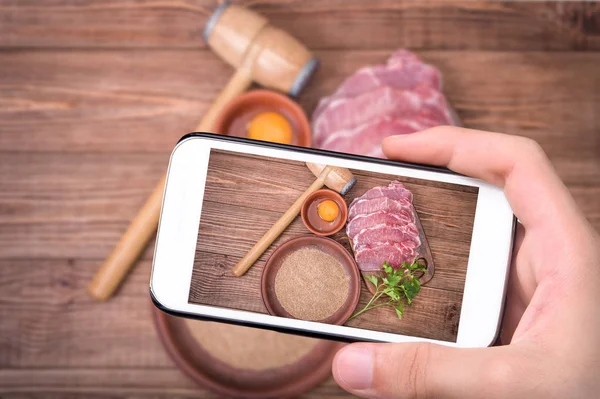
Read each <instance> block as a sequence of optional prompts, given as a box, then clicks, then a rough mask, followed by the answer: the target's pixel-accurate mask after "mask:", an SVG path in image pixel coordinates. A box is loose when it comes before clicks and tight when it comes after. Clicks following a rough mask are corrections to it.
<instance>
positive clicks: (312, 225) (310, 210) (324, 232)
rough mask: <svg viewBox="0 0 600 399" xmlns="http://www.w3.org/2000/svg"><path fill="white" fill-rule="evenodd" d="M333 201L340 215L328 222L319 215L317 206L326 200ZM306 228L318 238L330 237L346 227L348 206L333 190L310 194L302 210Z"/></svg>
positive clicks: (301, 213)
mask: <svg viewBox="0 0 600 399" xmlns="http://www.w3.org/2000/svg"><path fill="white" fill-rule="evenodd" d="M328 199H330V200H333V201H334V202H335V203H336V204H337V205H338V207H339V209H340V213H339V215H338V216H337V217H336V218H335V219H334V220H333V221H332V222H326V221H324V220H322V219H321V218H320V217H319V215H318V214H317V208H316V207H317V205H318V204H319V203H320V202H321V201H324V200H328ZM300 215H301V217H302V222H303V223H304V226H306V228H307V229H308V230H309V231H310V232H311V233H313V234H316V235H318V236H330V235H332V234H335V233H337V232H338V231H340V230H341V229H342V227H344V225H345V224H346V220H347V219H348V205H346V201H344V198H343V197H342V196H341V195H340V194H338V193H336V192H335V191H333V190H326V189H323V190H317V191H315V192H314V193H312V194H310V195H309V196H308V197H306V199H305V200H304V202H303V203H302V208H301V210H300Z"/></svg>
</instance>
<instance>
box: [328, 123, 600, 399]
mask: <svg viewBox="0 0 600 399" xmlns="http://www.w3.org/2000/svg"><path fill="white" fill-rule="evenodd" d="M382 146H383V151H384V153H385V154H386V155H387V156H388V158H391V159H398V160H403V161H407V162H415V163H422V164H430V165H438V166H447V167H448V168H450V169H452V170H454V171H455V172H458V173H462V174H465V175H469V176H473V177H476V178H479V179H482V180H485V181H487V182H490V183H492V184H495V185H497V186H500V187H503V189H504V192H505V194H506V196H507V198H508V200H509V202H510V205H511V206H512V209H513V211H514V213H515V215H516V216H517V218H518V219H519V221H520V223H519V224H518V226H517V237H516V243H515V252H514V253H513V259H512V265H511V271H510V277H509V282H508V291H507V302H506V309H505V315H504V319H503V323H502V330H501V333H500V339H501V342H502V343H503V344H505V345H504V346H497V347H491V348H482V349H461V348H451V347H446V346H441V345H434V344H430V343H410V344H409V343H406V344H367V343H356V344H352V345H349V346H347V347H345V348H344V349H342V350H340V351H339V353H338V354H337V355H336V357H335V360H334V363H333V374H334V377H335V379H336V381H337V382H338V384H340V386H342V388H344V389H346V390H347V391H349V392H351V393H353V394H356V395H358V396H362V397H368V398H439V399H444V398H461V399H469V398H489V399H493V398H527V399H535V398H592V397H598V396H599V395H600V378H599V377H600V310H599V309H598V306H597V303H598V294H597V293H598V292H600V249H599V248H600V239H599V237H598V233H597V232H596V231H594V229H593V228H592V227H591V226H590V224H589V223H588V222H587V220H586V219H585V217H584V216H583V214H582V213H581V211H580V210H579V209H578V207H577V206H576V204H575V202H574V200H573V198H572V197H571V195H570V194H569V192H568V190H567V188H566V187H565V186H564V184H563V183H562V182H561V180H560V179H559V177H558V176H557V175H556V172H555V171H554V169H553V167H552V165H551V164H550V161H549V160H548V158H547V157H546V155H545V154H544V152H543V151H542V149H541V147H540V146H539V145H538V144H537V143H535V142H534V141H532V140H529V139H526V138H521V137H516V136H509V135H503V134H499V133H487V132H482V131H473V130H468V129H462V128H457V127H437V128H433V129H429V130H426V131H424V132H420V133H414V134H410V135H403V136H394V137H389V138H387V139H386V140H384V142H383V143H382Z"/></svg>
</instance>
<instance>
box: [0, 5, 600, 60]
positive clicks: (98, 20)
mask: <svg viewBox="0 0 600 399" xmlns="http://www.w3.org/2000/svg"><path fill="white" fill-rule="evenodd" d="M235 3H236V4H242V5H248V6H251V7H252V8H253V9H255V10H257V11H258V12H260V13H262V14H264V15H265V16H266V17H267V18H268V19H269V20H270V21H271V23H272V24H273V25H275V26H276V27H280V28H283V29H285V30H286V31H288V32H290V33H291V34H292V36H294V37H296V38H298V39H300V41H301V42H303V43H304V44H306V45H307V46H308V47H309V48H311V49H323V48H326V49H373V48H377V49H393V48H396V47H400V46H403V47H410V48H413V49H468V50H520V51H524V50H569V49H577V50H583V49H598V48H599V47H600V37H599V33H600V28H599V27H600V24H599V23H598V15H599V13H600V11H599V9H598V6H597V5H594V4H585V3H572V2H550V3H542V2H537V1H531V2H492V1H490V2H475V1H448V0H428V1H418V2H415V1H410V0H403V1H397V0H375V1H373V0H369V1H364V0H350V1H348V0H330V1H327V2H322V1H320V0H292V1H281V0H261V1H254V0H246V1H235ZM16 4H18V6H17V5H16ZM216 4H217V1H216V0H180V1H176V2H167V3H164V2H157V1H153V0H142V1H134V0H124V1H119V0H110V1H101V0H90V1H64V0H52V1H44V2H43V3H40V2H39V1H36V0H26V1H20V2H18V3H15V2H14V1H11V0H3V1H1V2H0V20H2V21H3V23H2V25H0V46H4V47H20V48H23V47H38V48H39V47H69V48H98V47H104V48H117V47H121V48H132V47H135V48H140V47H143V48H179V49H192V50H193V49H198V48H204V47H205V46H206V44H205V43H204V40H203V39H202V29H203V27H204V24H205V21H206V19H207V15H208V14H209V13H211V12H212V10H213V9H214V8H215V6H216ZM40 21H43V24H40Z"/></svg>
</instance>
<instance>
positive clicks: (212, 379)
mask: <svg viewBox="0 0 600 399" xmlns="http://www.w3.org/2000/svg"><path fill="white" fill-rule="evenodd" d="M152 313H153V316H154V317H153V318H154V322H155V324H156V328H157V331H158V336H159V338H160V340H161V341H162V343H163V345H164V346H165V349H166V350H167V352H168V354H169V355H170V357H171V358H172V359H173V361H174V362H175V364H176V365H177V367H179V368H180V369H181V370H182V371H183V372H184V373H185V374H186V375H187V376H188V377H190V378H191V379H192V380H194V381H195V382H196V383H197V384H198V385H200V386H201V387H203V388H206V389H210V390H211V391H213V392H215V393H216V394H217V395H218V396H219V397H235V398H239V397H243V398H282V397H296V396H298V395H300V394H302V393H304V392H306V391H309V390H310V389H312V388H314V387H315V386H317V385H318V384H320V383H321V382H322V381H324V380H325V379H326V378H328V377H329V376H330V375H331V363H332V362H333V357H334V356H335V353H336V352H337V351H338V350H339V349H340V348H341V347H342V346H343V345H344V344H341V343H339V342H334V341H326V340H316V339H315V340H314V343H310V345H313V346H312V348H311V349H309V351H308V352H307V354H305V355H304V356H303V357H301V358H299V359H298V360H296V361H294V362H291V363H288V364H286V365H284V366H281V367H274V368H269V369H264V370H250V369H237V368H234V367H233V366H231V365H230V364H228V363H225V362H223V361H222V360H220V359H217V358H215V357H213V356H212V355H211V354H210V352H209V351H208V350H207V349H205V347H204V346H202V344H201V343H200V342H198V341H197V339H196V338H195V336H194V333H193V332H192V331H191V330H190V327H191V326H192V327H193V326H194V324H190V323H210V322H207V321H197V320H189V319H184V318H181V317H173V316H169V315H167V314H166V313H163V312H161V311H160V310H158V309H157V308H155V307H154V306H152ZM224 327H227V328H232V329H235V330H233V331H231V332H230V333H229V334H230V335H235V336H236V337H239V340H240V341H242V342H244V339H247V341H246V342H245V343H244V345H256V346H257V347H258V348H261V347H263V346H264V347H265V350H268V342H255V341H251V340H249V337H250V338H251V337H252V336H254V335H253V334H249V333H251V332H252V331H249V330H252V329H251V328H250V327H240V326H230V325H228V326H224ZM269 333H272V334H275V333H274V332H269ZM215 338H218V337H215ZM290 338H298V337H290ZM306 340H307V341H310V338H306ZM232 352H233V353H232V356H235V348H232Z"/></svg>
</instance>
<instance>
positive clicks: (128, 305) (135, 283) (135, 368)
mask: <svg viewBox="0 0 600 399" xmlns="http://www.w3.org/2000/svg"><path fill="white" fill-rule="evenodd" d="M150 266H151V264H150V262H148V261H144V262H141V263H140V264H139V265H138V267H137V268H135V269H134V271H133V273H132V275H131V276H130V277H129V279H128V280H127V281H126V283H125V284H124V285H123V287H122V288H121V290H120V292H119V294H118V295H117V296H116V297H115V298H114V299H112V300H111V301H109V302H107V303H98V302H96V301H94V300H93V299H91V298H90V297H89V295H88V294H87V292H86V290H85V289H86V286H87V284H88V282H89V280H90V279H91V277H92V275H93V272H94V271H95V267H96V265H95V262H92V261H80V260H51V261H40V260H0V270H1V271H2V272H1V273H0V304H2V306H0V321H2V322H0V365H2V367H1V368H0V395H1V396H2V397H3V398H5V397H9V398H10V397H14V398H18V397H28V398H31V397H40V398H47V397H52V395H56V396H55V397H57V398H58V397H61V398H62V397H69V396H62V395H63V394H64V393H71V394H72V395H71V397H98V398H100V397H108V396H110V397H133V396H135V395H142V394H143V395H144V396H145V395H150V397H159V396H161V395H167V394H170V395H178V396H186V397H187V396H194V397H203V398H204V397H214V395H212V394H210V393H208V392H203V391H199V390H198V388H197V387H196V386H195V385H194V384H193V383H192V382H191V381H189V380H188V379H187V378H186V377H185V376H184V375H183V374H181V372H180V371H179V370H178V369H177V368H176V367H175V366H174V365H173V363H172V362H171V360H170V359H169V358H168V356H167V354H166V352H165V351H164V349H163V348H162V345H161V343H160V342H159V341H158V339H157V335H156V332H155V330H154V327H153V322H152V318H151V317H150V316H151V314H150V310H151V304H150V300H149V297H148V281H149V276H150ZM100 381H102V382H100ZM88 395H92V396H88ZM121 395H122V396H121ZM130 395H131V396H130ZM313 395H316V397H318V396H321V395H323V396H327V395H331V396H333V397H337V396H343V394H342V390H341V389H340V388H339V387H337V384H335V382H333V381H332V380H331V381H328V382H326V383H324V384H322V385H321V386H319V387H317V388H316V390H315V391H313ZM161 397H164V396H161ZM307 397H309V396H307Z"/></svg>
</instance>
